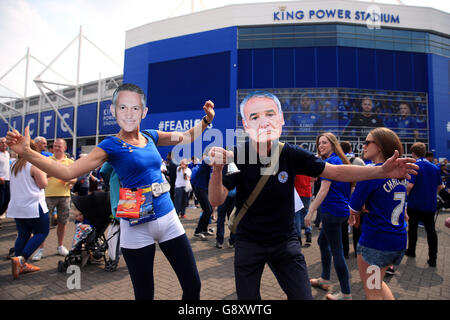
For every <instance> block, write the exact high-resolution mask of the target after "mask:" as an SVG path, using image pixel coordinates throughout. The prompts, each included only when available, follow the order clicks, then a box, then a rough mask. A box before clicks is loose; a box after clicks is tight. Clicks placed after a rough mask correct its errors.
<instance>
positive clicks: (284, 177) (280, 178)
mask: <svg viewBox="0 0 450 320" xmlns="http://www.w3.org/2000/svg"><path fill="white" fill-rule="evenodd" d="M288 178H289V175H288V173H287V172H286V171H281V172H280V173H279V174H278V181H280V182H281V183H285V182H286V181H287V180H288Z"/></svg>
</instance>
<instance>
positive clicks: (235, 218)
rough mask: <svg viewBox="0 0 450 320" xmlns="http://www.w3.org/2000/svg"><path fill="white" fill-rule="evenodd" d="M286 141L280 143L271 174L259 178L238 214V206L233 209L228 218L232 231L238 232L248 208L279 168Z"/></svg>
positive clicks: (229, 227)
mask: <svg viewBox="0 0 450 320" xmlns="http://www.w3.org/2000/svg"><path fill="white" fill-rule="evenodd" d="M283 147H284V143H282V142H280V143H279V144H278V148H279V152H278V157H276V159H275V162H274V163H273V164H274V165H273V167H272V172H270V174H265V175H262V176H261V178H259V180H258V183H257V184H256V187H255V189H253V191H252V193H251V194H250V196H249V197H248V198H247V200H246V201H245V202H244V204H243V205H242V207H241V210H239V212H238V213H237V214H236V207H235V208H234V209H233V211H232V212H231V214H230V217H229V218H228V229H230V231H231V232H232V233H236V229H237V226H238V224H239V222H240V221H241V220H242V218H243V217H244V215H245V214H246V213H247V210H248V209H249V208H250V206H251V205H252V204H253V202H255V200H256V198H257V197H258V195H259V194H260V192H261V190H262V189H263V188H264V186H265V184H266V182H267V181H268V180H269V178H270V176H272V175H273V174H274V168H277V167H278V166H277V163H278V160H279V159H280V157H279V155H280V154H281V150H283Z"/></svg>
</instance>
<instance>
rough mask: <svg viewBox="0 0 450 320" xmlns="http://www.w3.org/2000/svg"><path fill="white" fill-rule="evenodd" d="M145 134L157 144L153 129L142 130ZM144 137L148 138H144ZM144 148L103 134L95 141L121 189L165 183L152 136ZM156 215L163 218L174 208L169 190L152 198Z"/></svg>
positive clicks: (156, 136)
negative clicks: (100, 139)
mask: <svg viewBox="0 0 450 320" xmlns="http://www.w3.org/2000/svg"><path fill="white" fill-rule="evenodd" d="M143 133H144V136H146V135H145V134H147V135H152V137H153V138H154V139H155V141H156V143H157V142H158V138H159V137H158V133H157V132H156V130H144V132H143ZM146 138H147V137H146ZM147 140H148V141H147V145H146V146H145V147H143V148H140V147H136V146H133V145H130V144H128V143H126V142H124V141H122V140H120V139H119V138H117V137H115V136H109V137H106V138H105V139H104V140H103V141H102V142H100V143H99V144H98V147H99V148H101V149H103V150H104V151H105V152H106V153H107V154H108V162H109V163H110V164H111V165H112V167H113V168H114V171H116V173H117V175H118V177H119V180H120V182H121V184H122V187H124V188H143V187H148V186H150V185H151V184H152V183H154V182H157V183H162V182H164V179H163V176H162V173H161V155H160V154H159V152H158V150H157V149H156V145H155V143H154V142H153V140H152V139H150V138H147ZM153 206H154V210H155V214H156V217H158V218H159V217H162V216H164V215H165V214H167V213H169V212H170V211H172V210H173V209H174V206H173V203H172V201H171V199H170V194H169V193H168V192H166V193H163V194H162V195H161V196H159V197H155V198H153Z"/></svg>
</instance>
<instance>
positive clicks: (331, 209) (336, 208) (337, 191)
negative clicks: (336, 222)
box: [321, 153, 351, 217]
mask: <svg viewBox="0 0 450 320" xmlns="http://www.w3.org/2000/svg"><path fill="white" fill-rule="evenodd" d="M325 161H326V162H328V163H330V164H335V165H340V164H343V163H342V160H341V158H339V156H338V155H337V154H336V153H333V154H332V155H331V156H330V157H329V158H327V159H326V160H325ZM321 179H323V180H328V181H331V185H330V189H329V190H328V193H327V196H326V197H325V199H324V200H323V202H322V205H321V208H322V211H324V212H327V213H330V214H332V215H333V216H336V217H348V216H349V215H350V212H349V210H348V200H349V199H350V190H351V183H350V182H340V181H335V180H330V179H326V178H321Z"/></svg>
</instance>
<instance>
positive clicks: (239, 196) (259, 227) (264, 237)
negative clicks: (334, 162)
mask: <svg viewBox="0 0 450 320" xmlns="http://www.w3.org/2000/svg"><path fill="white" fill-rule="evenodd" d="M238 148H239V151H238ZM243 148H245V151H244V150H243ZM249 148H252V147H251V146H250V143H249V142H246V143H245V144H242V145H240V146H238V147H235V148H234V162H235V163H236V165H237V167H238V169H239V170H240V172H239V173H236V174H233V175H223V179H222V182H223V185H224V186H225V187H226V188H227V189H228V190H232V189H233V188H234V187H236V188H237V189H236V208H237V209H236V210H237V211H236V213H237V212H239V210H240V208H241V207H242V205H243V203H244V201H246V200H247V198H248V197H249V195H250V193H251V192H252V191H253V189H254V188H255V187H256V184H257V183H258V180H259V178H260V177H261V168H262V167H263V165H262V164H261V163H260V161H259V157H257V158H258V161H257V163H256V164H249ZM238 152H245V162H246V163H245V164H240V163H239V162H238ZM253 152H254V151H253ZM241 158H242V156H241ZM253 162H255V161H253ZM324 168H325V162H324V161H323V160H321V159H319V158H317V157H316V156H315V155H314V154H312V153H310V152H308V151H306V150H304V149H302V148H300V147H298V146H296V145H291V144H288V143H286V144H285V146H284V148H283V151H282V152H281V155H280V160H279V168H278V171H277V172H276V173H275V175H273V176H271V177H270V178H269V180H268V181H267V183H266V185H265V186H264V188H263V189H262V191H261V193H260V194H259V195H258V197H257V198H256V200H255V202H254V203H253V204H252V205H251V207H250V209H249V210H248V211H247V213H246V214H245V216H244V218H242V220H241V221H240V223H239V225H238V227H237V230H236V235H237V239H238V240H243V241H252V242H257V243H259V244H261V245H263V246H271V245H274V244H279V243H280V242H281V241H285V240H286V239H288V238H289V237H291V236H293V235H295V230H294V182H295V176H296V175H297V174H302V175H307V176H311V177H317V176H319V175H320V174H321V173H322V171H323V170H324Z"/></svg>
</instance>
